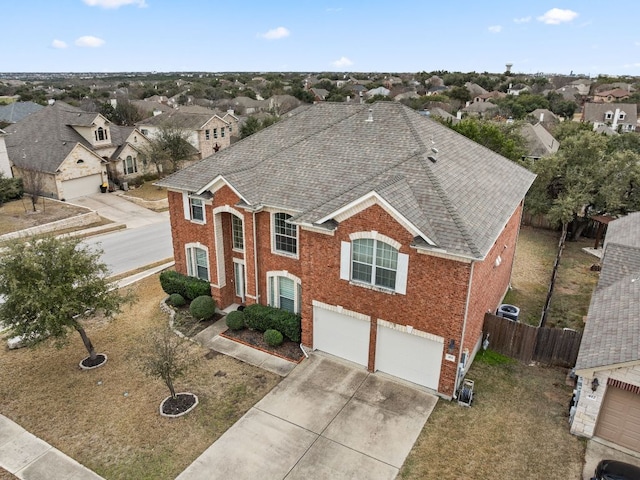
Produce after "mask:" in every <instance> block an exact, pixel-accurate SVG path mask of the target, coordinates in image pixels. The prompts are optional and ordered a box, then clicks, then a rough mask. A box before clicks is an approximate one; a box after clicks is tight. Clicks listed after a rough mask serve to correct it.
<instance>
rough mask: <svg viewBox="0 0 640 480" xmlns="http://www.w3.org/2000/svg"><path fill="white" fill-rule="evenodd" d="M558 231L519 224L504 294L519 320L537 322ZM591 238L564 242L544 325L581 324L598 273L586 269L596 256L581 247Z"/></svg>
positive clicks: (553, 257) (548, 277) (551, 267)
mask: <svg viewBox="0 0 640 480" xmlns="http://www.w3.org/2000/svg"><path fill="white" fill-rule="evenodd" d="M558 239H559V234H558V232H553V231H550V230H544V229H537V228H532V227H522V229H521V230H520V236H519V238H518V245H517V247H516V261H515V265H514V269H513V277H512V287H513V289H512V290H511V291H510V292H509V293H508V294H507V296H506V298H505V302H506V303H511V304H513V305H516V306H518V307H519V308H520V320H521V321H523V322H525V323H528V324H530V325H538V323H539V322H540V314H541V313H542V307H543V305H544V301H545V299H546V296H547V289H548V287H549V282H550V280H551V272H552V270H553V262H554V261H555V257H556V253H557V248H558ZM592 244H593V240H589V239H582V240H579V241H577V242H567V243H566V246H565V250H564V252H563V255H562V259H561V261H560V268H559V270H558V275H557V278H556V285H555V291H554V295H553V298H552V301H551V310H550V312H549V316H548V320H547V325H548V326H557V327H560V328H563V327H570V328H576V329H580V330H581V329H582V328H583V322H582V317H583V316H584V315H586V314H587V310H588V308H589V301H590V299H591V293H592V292H593V289H594V287H595V284H596V282H597V280H598V273H597V272H592V271H591V270H590V267H591V265H593V264H594V263H598V259H597V258H596V257H594V256H592V255H589V254H588V253H585V252H583V251H582V248H584V247H587V246H592Z"/></svg>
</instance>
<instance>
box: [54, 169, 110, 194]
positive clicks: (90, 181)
mask: <svg viewBox="0 0 640 480" xmlns="http://www.w3.org/2000/svg"><path fill="white" fill-rule="evenodd" d="M101 184H102V175H100V174H99V173H97V174H95V175H89V176H87V177H80V178H73V179H71V180H65V181H63V182H62V192H63V193H62V194H63V195H64V198H65V199H66V200H70V199H72V198H76V197H84V196H85V195H91V194H93V193H98V192H100V185H101Z"/></svg>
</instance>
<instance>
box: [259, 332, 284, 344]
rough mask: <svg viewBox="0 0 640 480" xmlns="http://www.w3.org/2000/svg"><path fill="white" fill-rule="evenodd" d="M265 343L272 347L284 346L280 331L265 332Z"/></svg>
mask: <svg viewBox="0 0 640 480" xmlns="http://www.w3.org/2000/svg"><path fill="white" fill-rule="evenodd" d="M264 341H265V343H266V344H267V345H269V346H270V347H277V346H279V345H282V342H283V341H284V338H283V337H282V334H281V333H280V332H279V331H278V330H273V329H269V330H267V331H266V332H264Z"/></svg>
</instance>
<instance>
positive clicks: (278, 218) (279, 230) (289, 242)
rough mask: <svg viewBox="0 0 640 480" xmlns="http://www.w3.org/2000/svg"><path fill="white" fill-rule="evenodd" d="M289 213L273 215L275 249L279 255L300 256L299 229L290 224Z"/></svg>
mask: <svg viewBox="0 0 640 480" xmlns="http://www.w3.org/2000/svg"><path fill="white" fill-rule="evenodd" d="M290 218H291V215H289V214H288V213H281V212H279V213H274V214H273V249H274V250H275V251H276V252H279V253H286V254H292V255H297V254H298V227H297V225H292V224H291V223H288V222H287V220H289V219H290Z"/></svg>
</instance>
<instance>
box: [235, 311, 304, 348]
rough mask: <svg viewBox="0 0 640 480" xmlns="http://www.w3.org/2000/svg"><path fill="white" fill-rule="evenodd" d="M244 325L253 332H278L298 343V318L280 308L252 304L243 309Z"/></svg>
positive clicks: (299, 330) (299, 329)
mask: <svg viewBox="0 0 640 480" xmlns="http://www.w3.org/2000/svg"><path fill="white" fill-rule="evenodd" d="M244 321H245V325H246V326H247V327H249V328H251V329H253V330H258V331H260V332H264V331H266V330H269V329H273V330H278V331H279V332H282V334H283V335H284V336H285V337H287V338H288V339H289V340H291V341H292V342H296V343H299V342H300V335H301V334H300V332H301V328H300V316H299V315H296V314H295V313H291V312H287V311H286V310H282V309H280V308H274V307H269V306H267V305H259V304H253V305H249V306H247V307H246V308H245V309H244Z"/></svg>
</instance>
